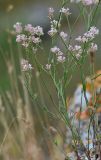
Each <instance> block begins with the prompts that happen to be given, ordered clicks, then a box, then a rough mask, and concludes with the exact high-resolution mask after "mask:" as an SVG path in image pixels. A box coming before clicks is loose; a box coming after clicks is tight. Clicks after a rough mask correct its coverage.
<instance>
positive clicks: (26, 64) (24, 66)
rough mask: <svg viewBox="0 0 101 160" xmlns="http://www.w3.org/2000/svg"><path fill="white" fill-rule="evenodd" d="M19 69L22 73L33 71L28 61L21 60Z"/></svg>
mask: <svg viewBox="0 0 101 160" xmlns="http://www.w3.org/2000/svg"><path fill="white" fill-rule="evenodd" d="M21 68H22V71H28V70H31V69H33V67H32V65H31V64H30V63H29V62H28V60H25V59H22V60H21Z"/></svg>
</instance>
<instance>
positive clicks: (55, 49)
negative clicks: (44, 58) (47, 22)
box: [51, 46, 60, 53]
mask: <svg viewBox="0 0 101 160" xmlns="http://www.w3.org/2000/svg"><path fill="white" fill-rule="evenodd" d="M59 51H60V49H59V48H58V47H57V46H54V47H53V48H51V52H53V53H58V52H59Z"/></svg>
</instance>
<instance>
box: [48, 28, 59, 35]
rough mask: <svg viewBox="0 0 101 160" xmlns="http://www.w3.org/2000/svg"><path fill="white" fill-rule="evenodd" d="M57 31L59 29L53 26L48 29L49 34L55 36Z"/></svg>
mask: <svg viewBox="0 0 101 160" xmlns="http://www.w3.org/2000/svg"><path fill="white" fill-rule="evenodd" d="M56 33H57V30H56V29H54V28H51V30H49V31H48V34H49V35H50V36H51V37H53V36H54V35H55V34H56Z"/></svg>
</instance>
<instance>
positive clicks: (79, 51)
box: [68, 45, 82, 58]
mask: <svg viewBox="0 0 101 160" xmlns="http://www.w3.org/2000/svg"><path fill="white" fill-rule="evenodd" d="M68 50H69V51H70V52H73V53H74V55H75V56H76V58H79V57H80V56H81V54H82V48H81V46H79V45H75V46H71V45H69V47H68Z"/></svg>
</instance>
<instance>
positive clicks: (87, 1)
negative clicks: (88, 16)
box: [70, 0, 99, 6]
mask: <svg viewBox="0 0 101 160" xmlns="http://www.w3.org/2000/svg"><path fill="white" fill-rule="evenodd" d="M70 2H75V3H79V2H82V3H83V4H84V5H86V6H90V5H93V4H97V3H99V0H70Z"/></svg>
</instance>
